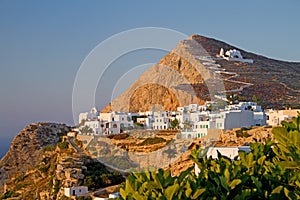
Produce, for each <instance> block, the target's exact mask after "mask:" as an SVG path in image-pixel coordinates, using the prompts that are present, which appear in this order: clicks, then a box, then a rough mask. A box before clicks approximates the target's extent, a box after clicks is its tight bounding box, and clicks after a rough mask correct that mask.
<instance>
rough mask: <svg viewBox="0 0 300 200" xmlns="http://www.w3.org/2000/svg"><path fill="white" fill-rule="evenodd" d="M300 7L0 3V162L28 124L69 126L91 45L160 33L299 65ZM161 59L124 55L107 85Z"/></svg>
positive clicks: (150, 54) (156, 54)
mask: <svg viewBox="0 0 300 200" xmlns="http://www.w3.org/2000/svg"><path fill="white" fill-rule="evenodd" d="M299 9H300V1H298V0H288V1H274V0H273V1H271V0H269V1H258V0H257V1H254V0H253V1H234V0H232V1H174V0H172V1H143V2H142V1H100V0H99V1H84V0H82V1H76V0H68V1H61V0H57V1H53V0H52V1H39V0H36V1H33V0H27V1H21V0H19V1H17V0H0V69H1V73H0V157H1V156H2V155H3V154H4V152H5V151H6V150H7V148H8V146H9V143H10V141H11V139H12V138H13V136H14V135H15V134H17V133H18V132H19V131H20V130H21V129H22V128H23V127H24V126H25V125H26V124H28V123H31V122H35V121H56V122H65V123H67V124H72V123H73V118H72V90H73V83H74V80H75V77H76V73H77V70H78V69H79V67H80V65H81V63H82V62H83V60H84V58H85V57H86V56H87V55H88V54H89V53H90V51H91V50H92V49H93V48H94V47H95V46H96V45H98V44H99V43H100V42H102V41H104V40H105V39H107V38H108V37H110V36H112V35H114V34H117V33H119V32H122V31H126V30H128V29H132V28H139V27H164V28H170V29H174V30H177V31H180V32H182V33H184V34H187V35H191V34H193V33H197V34H201V35H204V36H208V37H213V38H216V39H220V40H222V41H225V42H228V43H230V44H232V45H235V46H237V47H239V48H242V49H245V50H248V51H251V52H254V53H257V54H262V55H265V56H268V57H271V58H276V59H281V60H287V61H300V51H299V47H300V39H299V36H300V26H299V19H300V12H299ZM141 37H142V36H141ZM175 46H176V44H174V47H175ZM165 53H166V52H163V51H151V50H149V51H144V52H139V53H137V54H135V55H134V53H132V55H128V57H127V59H126V56H123V57H122V59H123V60H122V59H121V58H120V59H119V60H118V61H116V62H115V63H113V65H114V66H115V67H114V68H112V70H111V72H107V76H106V78H107V80H108V81H104V82H105V83H106V84H108V83H107V82H109V80H110V76H111V75H112V74H114V73H117V72H118V68H119V69H120V68H121V67H122V69H123V71H122V73H125V72H126V70H127V69H128V70H129V69H130V68H132V67H133V66H134V65H140V64H143V63H151V62H152V63H156V62H157V61H158V60H159V59H160V58H161V57H162V56H163V55H164V54H165ZM124 69H125V71H124ZM100 84H104V83H100ZM99 88H110V87H106V85H105V84H104V85H101V86H99ZM97 94H99V97H97V98H98V100H97V101H96V104H97V106H98V107H99V108H101V107H103V105H105V104H106V101H107V99H105V97H103V96H101V95H103V94H105V93H103V92H102V90H100V91H98V92H97ZM104 99H105V100H104Z"/></svg>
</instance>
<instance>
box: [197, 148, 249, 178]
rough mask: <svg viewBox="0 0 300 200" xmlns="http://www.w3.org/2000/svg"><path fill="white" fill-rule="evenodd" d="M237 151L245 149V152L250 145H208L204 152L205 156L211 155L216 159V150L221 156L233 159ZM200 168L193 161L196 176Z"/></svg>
mask: <svg viewBox="0 0 300 200" xmlns="http://www.w3.org/2000/svg"><path fill="white" fill-rule="evenodd" d="M239 151H245V152H246V153H247V152H249V151H250V146H239V147H209V148H208V150H207V153H206V156H207V158H209V157H212V158H213V159H218V152H219V153H220V154H221V155H222V156H226V157H228V158H229V159H231V160H233V159H234V158H235V157H236V156H238V155H239V154H238V152H239ZM199 173H200V169H199V167H198V165H197V164H196V163H195V174H196V176H198V175H199Z"/></svg>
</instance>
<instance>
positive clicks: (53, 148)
mask: <svg viewBox="0 0 300 200" xmlns="http://www.w3.org/2000/svg"><path fill="white" fill-rule="evenodd" d="M54 150H55V146H53V145H49V146H45V147H44V151H54Z"/></svg>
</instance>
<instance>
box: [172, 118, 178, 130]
mask: <svg viewBox="0 0 300 200" xmlns="http://www.w3.org/2000/svg"><path fill="white" fill-rule="evenodd" d="M171 126H172V128H178V126H179V121H178V119H176V118H175V119H174V120H172V121H171Z"/></svg>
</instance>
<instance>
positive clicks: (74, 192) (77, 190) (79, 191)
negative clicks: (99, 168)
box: [64, 186, 89, 197]
mask: <svg viewBox="0 0 300 200" xmlns="http://www.w3.org/2000/svg"><path fill="white" fill-rule="evenodd" d="M88 192H89V190H88V187H87V186H76V187H69V188H64V195H65V196H67V197H72V196H81V195H84V194H87V193H88Z"/></svg>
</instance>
